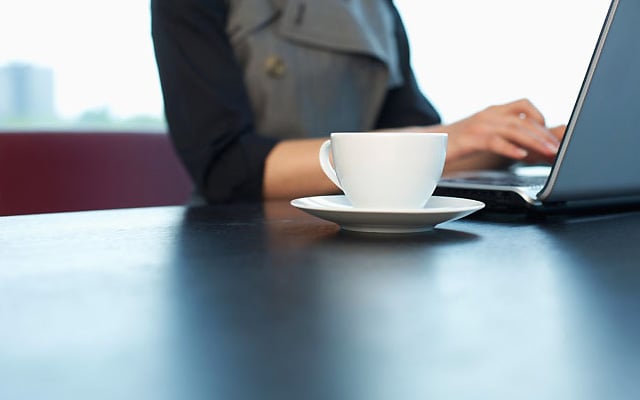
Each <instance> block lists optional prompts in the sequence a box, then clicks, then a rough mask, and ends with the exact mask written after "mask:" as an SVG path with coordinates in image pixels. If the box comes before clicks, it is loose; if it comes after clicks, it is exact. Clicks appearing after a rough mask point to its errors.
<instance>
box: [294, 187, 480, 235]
mask: <svg viewBox="0 0 640 400" xmlns="http://www.w3.org/2000/svg"><path fill="white" fill-rule="evenodd" d="M291 205H292V206H294V207H296V208H299V209H301V210H303V211H305V212H307V213H309V214H311V215H314V216H316V217H319V218H322V219H325V220H327V221H331V222H335V223H336V224H338V225H340V226H341V227H342V229H345V230H349V231H357V232H376V233H410V232H422V231H427V230H430V229H433V228H434V227H435V226H436V225H438V224H441V223H443V222H448V221H454V220H456V219H460V218H463V217H466V216H467V215H469V214H471V213H473V212H475V211H478V210H480V209H481V208H483V207H484V203H482V202H480V201H476V200H469V199H462V198H458V197H442V196H432V197H431V199H429V202H428V203H427V204H426V205H425V207H424V208H420V209H407V210H377V209H368V208H367V209H363V208H355V207H353V206H352V205H351V203H349V200H347V198H346V197H345V196H341V195H338V196H315V197H304V198H300V199H295V200H292V201H291Z"/></svg>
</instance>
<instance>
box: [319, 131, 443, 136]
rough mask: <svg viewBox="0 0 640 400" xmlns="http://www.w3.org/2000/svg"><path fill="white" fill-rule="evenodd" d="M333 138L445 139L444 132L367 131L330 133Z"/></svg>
mask: <svg viewBox="0 0 640 400" xmlns="http://www.w3.org/2000/svg"><path fill="white" fill-rule="evenodd" d="M334 136H384V137H386V136H410V137H414V136H436V137H447V136H449V134H448V133H446V132H397V131H396V132H394V131H368V132H356V131H354V132H331V137H334Z"/></svg>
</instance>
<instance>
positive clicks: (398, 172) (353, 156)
mask: <svg viewBox="0 0 640 400" xmlns="http://www.w3.org/2000/svg"><path fill="white" fill-rule="evenodd" d="M446 150H447V134H446V133H422V132H378V131H376V132H334V133H332V134H331V138H330V140H327V141H326V142H324V143H323V144H322V146H321V148H320V153H319V157H320V166H321V167H322V170H323V171H324V173H325V174H326V175H327V177H329V179H331V181H332V182H333V183H334V184H335V185H336V186H338V187H339V188H340V189H341V190H342V191H343V192H344V194H345V196H346V198H347V199H348V200H349V202H350V203H351V205H352V206H353V207H355V208H362V209H378V210H387V211H388V210H411V209H420V208H423V207H424V206H425V204H426V203H427V201H428V200H429V198H430V197H431V195H432V194H433V192H434V190H435V188H436V185H437V184H438V181H439V180H440V176H441V175H442V170H443V168H444V162H445V156H446ZM331 161H333V163H332V162H331Z"/></svg>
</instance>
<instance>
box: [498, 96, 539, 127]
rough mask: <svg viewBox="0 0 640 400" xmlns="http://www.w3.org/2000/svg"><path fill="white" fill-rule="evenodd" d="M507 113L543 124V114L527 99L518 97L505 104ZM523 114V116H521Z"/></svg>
mask: <svg viewBox="0 0 640 400" xmlns="http://www.w3.org/2000/svg"><path fill="white" fill-rule="evenodd" d="M505 106H506V107H507V110H508V112H509V113H511V114H513V115H516V116H518V117H520V118H521V119H525V118H526V119H532V120H533V121H535V122H537V123H538V124H540V125H542V126H545V125H546V123H545V120H544V116H543V115H542V113H541V112H540V110H538V109H537V108H536V107H535V106H534V105H533V104H532V103H531V102H530V101H529V100H527V99H520V100H516V101H514V102H512V103H508V104H506V105H505ZM523 116H524V118H523Z"/></svg>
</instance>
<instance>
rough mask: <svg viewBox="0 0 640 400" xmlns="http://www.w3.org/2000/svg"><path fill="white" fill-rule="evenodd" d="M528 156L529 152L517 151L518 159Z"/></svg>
mask: <svg viewBox="0 0 640 400" xmlns="http://www.w3.org/2000/svg"><path fill="white" fill-rule="evenodd" d="M528 155H529V152H528V151H526V150H525V149H518V158H525V157H526V156H528Z"/></svg>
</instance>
